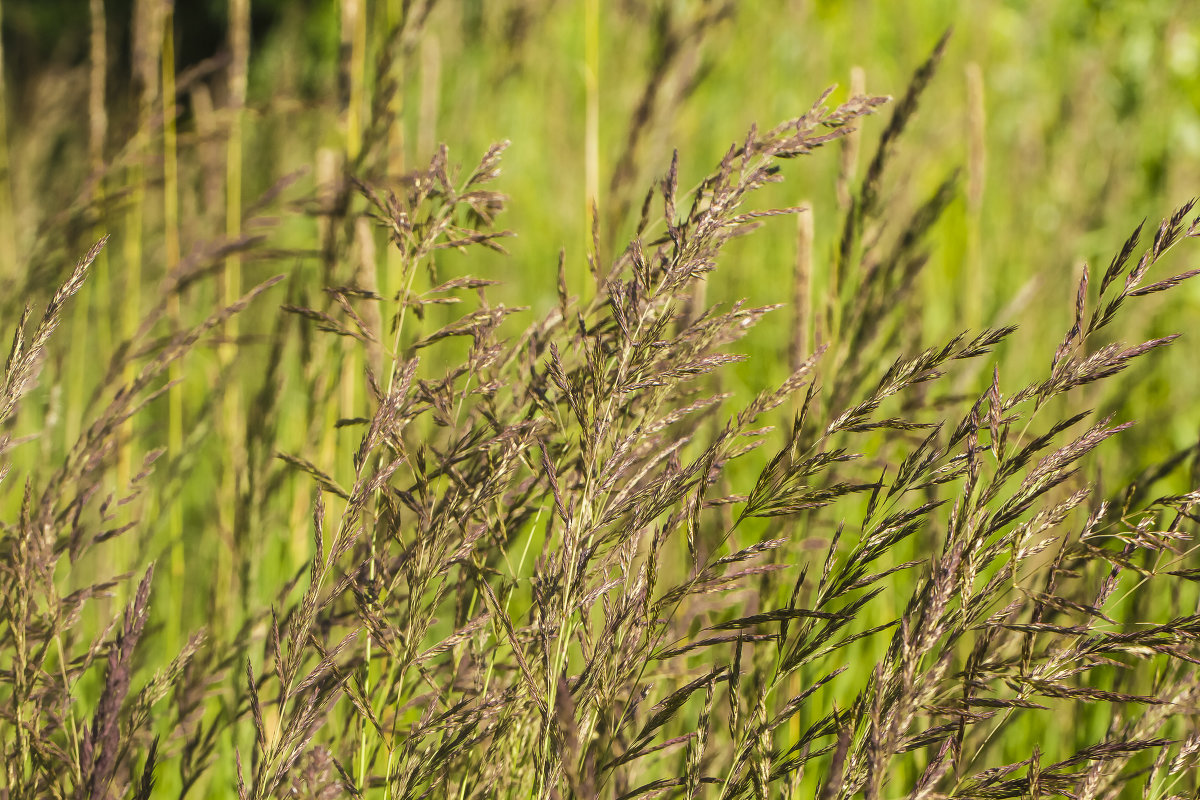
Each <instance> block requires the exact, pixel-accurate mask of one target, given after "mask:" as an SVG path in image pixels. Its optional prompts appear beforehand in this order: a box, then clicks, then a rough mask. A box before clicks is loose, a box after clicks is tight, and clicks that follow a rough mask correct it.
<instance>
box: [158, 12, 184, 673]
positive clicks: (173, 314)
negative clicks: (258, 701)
mask: <svg viewBox="0 0 1200 800" xmlns="http://www.w3.org/2000/svg"><path fill="white" fill-rule="evenodd" d="M165 8H166V11H165V12H164V14H163V29H162V53H161V58H160V60H161V62H162V109H163V229H164V230H163V236H164V239H165V244H166V257H167V269H168V270H174V269H176V268H177V267H178V265H179V259H180V246H179V163H178V159H177V156H178V152H177V151H178V147H177V139H176V126H175V115H176V107H175V15H174V9H173V7H172V6H171V5H170V4H167V5H166V7H165ZM167 316H168V318H169V319H170V320H171V324H172V326H173V327H174V328H175V329H176V330H178V329H180V327H181V325H182V319H181V316H180V308H179V292H177V291H174V292H171V294H170V295H169V296H168V297H167ZM168 376H169V380H170V381H171V382H172V383H175V382H177V381H181V380H182V379H183V373H182V368H181V367H180V364H179V362H178V361H173V362H171V365H170V367H168ZM167 405H168V411H167V417H168V420H167V451H168V452H169V453H170V454H171V457H172V458H176V459H177V458H180V457H181V456H182V455H183V386H182V385H180V384H176V385H175V386H174V387H172V389H171V390H170V392H169V393H168V395H167ZM167 534H168V536H169V537H170V542H171V545H170V546H171V555H170V567H171V594H172V597H171V609H172V611H171V613H170V615H169V617H168V624H167V642H168V646H169V647H170V648H172V650H174V649H175V648H177V647H179V646H180V645H181V644H182V642H181V641H180V631H181V629H182V622H183V619H182V618H183V604H184V602H183V598H184V596H185V591H184V590H185V588H186V584H187V575H186V572H185V569H184V546H183V494H182V487H181V491H180V492H179V493H178V494H177V495H176V497H175V502H173V503H172V504H171V508H170V509H169V510H168V514H167Z"/></svg>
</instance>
